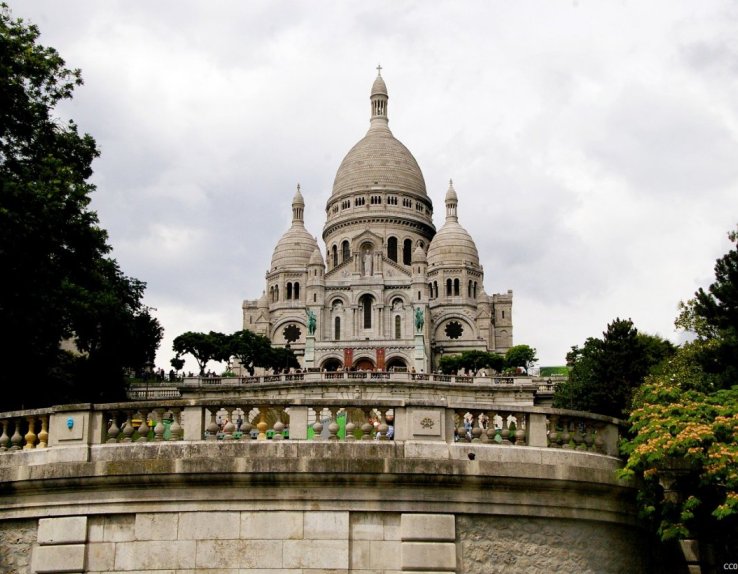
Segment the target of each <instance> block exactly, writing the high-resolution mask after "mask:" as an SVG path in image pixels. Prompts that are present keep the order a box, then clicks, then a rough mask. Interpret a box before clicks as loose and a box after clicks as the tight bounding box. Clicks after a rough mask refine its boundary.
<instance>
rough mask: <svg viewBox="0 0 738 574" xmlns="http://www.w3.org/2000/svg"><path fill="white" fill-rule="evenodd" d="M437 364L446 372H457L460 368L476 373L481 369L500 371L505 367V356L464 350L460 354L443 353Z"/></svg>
mask: <svg viewBox="0 0 738 574" xmlns="http://www.w3.org/2000/svg"><path fill="white" fill-rule="evenodd" d="M438 366H439V368H440V369H441V371H443V372H444V373H447V374H448V373H458V372H459V371H461V370H466V371H470V372H472V373H476V372H477V371H479V370H481V369H489V370H490V371H497V372H500V371H502V370H503V369H504V368H505V358H504V357H503V356H502V355H498V354H497V353H487V352H485V351H464V352H463V353H461V354H460V355H444V356H443V357H441V359H440V361H439V364H438Z"/></svg>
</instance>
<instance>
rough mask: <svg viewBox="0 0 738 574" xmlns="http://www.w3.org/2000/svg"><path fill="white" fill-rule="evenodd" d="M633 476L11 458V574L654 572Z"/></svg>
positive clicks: (281, 450)
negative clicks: (648, 558)
mask: <svg viewBox="0 0 738 574" xmlns="http://www.w3.org/2000/svg"><path fill="white" fill-rule="evenodd" d="M472 459H473V460H472ZM619 465H620V461H619V459H617V458H615V457H611V456H607V455H603V454H598V453H594V452H584V451H578V450H567V449H551V448H539V447H534V446H526V447H516V448H511V447H509V446H504V445H498V444H482V443H447V442H423V441H413V440H406V441H403V442H399V441H398V442H391V441H387V442H380V441H357V442H345V443H336V442H311V441H252V442H212V441H207V442H206V441H197V440H195V441H182V442H147V443H117V444H85V445H77V446H66V447H64V446H58V447H55V448H49V449H36V450H29V451H17V452H12V453H10V452H7V453H0V571H2V572H120V573H123V572H125V573H127V574H131V573H133V572H159V573H167V574H185V573H186V574H194V573H195V572H198V573H199V572H210V573H213V574H214V573H216V572H217V573H219V574H220V573H226V574H257V573H259V574H264V573H269V574H303V573H305V574H308V573H312V574H323V573H325V572H333V573H340V572H353V573H363V574H370V573H371V574H377V573H395V572H400V571H415V572H425V571H436V572H459V573H476V572H485V573H488V572H647V571H648V570H649V568H648V565H647V564H646V563H645V561H644V558H643V557H644V556H645V552H644V550H643V548H642V547H641V544H640V542H639V540H640V539H641V532H640V530H639V529H638V526H637V519H636V513H635V506H634V492H635V489H634V488H633V485H631V484H628V483H624V482H622V481H618V480H617V479H615V470H616V469H617V468H618V467H619Z"/></svg>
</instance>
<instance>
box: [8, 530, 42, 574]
mask: <svg viewBox="0 0 738 574" xmlns="http://www.w3.org/2000/svg"><path fill="white" fill-rule="evenodd" d="M37 524H38V521H37V520H4V521H0V572H2V573H3V574H26V573H27V572H29V566H30V562H31V548H32V547H33V544H34V542H36V531H37Z"/></svg>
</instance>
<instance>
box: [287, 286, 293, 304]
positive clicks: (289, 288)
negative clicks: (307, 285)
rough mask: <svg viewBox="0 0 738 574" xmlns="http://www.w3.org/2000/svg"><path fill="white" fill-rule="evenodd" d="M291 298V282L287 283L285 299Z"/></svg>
mask: <svg viewBox="0 0 738 574" xmlns="http://www.w3.org/2000/svg"><path fill="white" fill-rule="evenodd" d="M290 299H292V283H287V300H288V301H289V300H290Z"/></svg>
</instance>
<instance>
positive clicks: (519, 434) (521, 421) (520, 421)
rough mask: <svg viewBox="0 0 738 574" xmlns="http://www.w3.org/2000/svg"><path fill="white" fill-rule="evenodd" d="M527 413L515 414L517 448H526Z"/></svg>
mask: <svg viewBox="0 0 738 574" xmlns="http://www.w3.org/2000/svg"><path fill="white" fill-rule="evenodd" d="M525 430H526V424H525V413H515V446H525Z"/></svg>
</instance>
